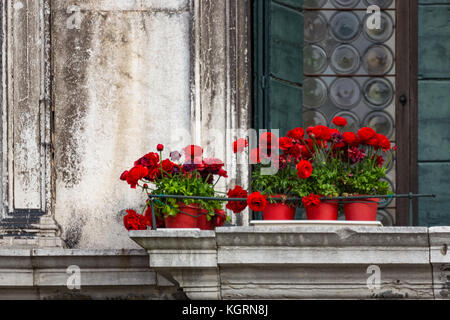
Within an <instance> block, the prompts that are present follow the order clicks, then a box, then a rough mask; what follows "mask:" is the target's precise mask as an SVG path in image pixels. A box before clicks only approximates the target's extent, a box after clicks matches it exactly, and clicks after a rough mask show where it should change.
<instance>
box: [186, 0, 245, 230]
mask: <svg viewBox="0 0 450 320" xmlns="http://www.w3.org/2000/svg"><path fill="white" fill-rule="evenodd" d="M250 3H251V1H250V0H223V1H213V0H191V9H190V10H191V14H192V24H191V134H192V140H193V142H194V143H196V144H199V145H200V144H201V145H202V146H203V147H204V148H205V149H206V152H207V153H208V154H214V156H216V157H218V158H221V159H224V160H225V163H226V166H227V168H226V170H227V171H228V173H229V175H230V177H229V178H228V179H227V183H228V185H234V184H239V185H242V186H244V187H245V186H247V185H248V183H249V177H248V175H249V171H248V165H247V164H238V163H237V160H236V157H235V155H234V154H233V152H232V142H233V141H234V140H235V139H236V138H238V137H241V136H243V135H246V134H247V130H248V128H250V126H251V88H250V86H251V80H250V79H251V78H250V77H251V71H250V68H251V60H250V56H251V50H250V48H251V42H250V41H251V40H250V39H251V38H250V25H251V23H250V11H251V5H250ZM230 129H234V132H232V131H230ZM221 187H222V188H224V189H225V187H226V186H224V185H222V186H221ZM234 219H235V221H234V222H235V223H237V224H238V225H248V222H249V217H248V213H247V212H243V213H242V214H241V215H239V216H236V217H234Z"/></svg>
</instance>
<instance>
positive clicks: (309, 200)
mask: <svg viewBox="0 0 450 320" xmlns="http://www.w3.org/2000/svg"><path fill="white" fill-rule="evenodd" d="M302 203H303V206H304V207H305V208H314V207H317V206H319V205H320V196H318V195H316V194H310V195H309V196H307V197H303V199H302Z"/></svg>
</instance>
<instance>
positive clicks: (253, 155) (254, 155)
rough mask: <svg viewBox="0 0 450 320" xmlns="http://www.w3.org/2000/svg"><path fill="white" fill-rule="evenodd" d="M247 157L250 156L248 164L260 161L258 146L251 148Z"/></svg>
mask: <svg viewBox="0 0 450 320" xmlns="http://www.w3.org/2000/svg"><path fill="white" fill-rule="evenodd" d="M249 158H250V164H255V163H260V162H261V158H260V156H259V148H255V149H252V150H251V151H250V155H249Z"/></svg>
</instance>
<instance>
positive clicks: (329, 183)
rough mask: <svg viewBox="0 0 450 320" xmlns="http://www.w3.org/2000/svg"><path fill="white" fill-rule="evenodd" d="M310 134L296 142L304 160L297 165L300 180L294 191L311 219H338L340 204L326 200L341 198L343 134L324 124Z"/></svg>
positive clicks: (309, 130)
mask: <svg viewBox="0 0 450 320" xmlns="http://www.w3.org/2000/svg"><path fill="white" fill-rule="evenodd" d="M297 131H300V130H299V129H297ZM306 133H307V137H303V136H297V137H295V139H294V142H295V145H297V146H299V148H301V150H302V158H301V160H300V161H299V162H298V163H297V165H296V169H297V176H298V178H299V180H298V183H297V184H296V185H295V187H294V189H293V192H294V193H295V194H296V195H297V196H299V197H301V198H302V203H303V206H304V207H305V211H306V216H307V218H308V220H337V217H338V201H336V200H327V199H323V198H326V197H336V196H338V195H339V188H338V177H339V172H340V167H341V166H342V165H341V162H340V160H339V157H338V156H337V154H338V153H339V149H340V147H341V140H340V137H339V135H340V133H339V131H338V130H337V129H330V128H328V127H326V126H323V125H318V126H315V127H309V128H308V129H307V130H306ZM288 136H289V133H288ZM321 199H322V200H321Z"/></svg>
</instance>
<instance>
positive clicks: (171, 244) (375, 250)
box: [130, 226, 450, 299]
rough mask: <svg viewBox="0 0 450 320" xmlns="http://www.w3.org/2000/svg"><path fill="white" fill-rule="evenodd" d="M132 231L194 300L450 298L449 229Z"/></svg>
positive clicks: (159, 268)
mask: <svg viewBox="0 0 450 320" xmlns="http://www.w3.org/2000/svg"><path fill="white" fill-rule="evenodd" d="M130 237H131V238H132V239H133V240H134V241H136V242H137V243H138V244H139V245H141V246H142V247H143V248H145V249H146V250H147V252H148V253H149V255H150V267H152V268H154V269H155V270H157V271H158V272H159V273H162V274H164V275H165V276H166V277H167V278H170V279H171V280H172V281H174V283H177V284H179V285H180V287H181V288H182V289H183V291H184V292H185V293H186V295H187V296H188V297H189V298H191V299H200V298H201V299H331V298H332V299H336V298H337V299H435V298H436V299H449V298H450V297H449V295H448V292H449V291H448V283H449V282H448V270H449V269H448V266H449V265H450V261H448V259H447V255H446V253H445V254H443V253H444V251H445V249H443V248H445V246H444V244H447V245H448V244H449V241H450V228H448V227H447V228H441V229H434V228H430V229H428V228H421V227H345V226H344V227H343V226H333V227H331V226H330V227H325V226H324V227H314V226H306V227H305V226H259V227H223V228H217V229H216V231H200V230H195V229H186V230H183V229H166V230H162V229H161V230H157V231H150V230H149V231H131V232H130ZM430 239H431V240H430ZM442 250H444V251H442ZM433 274H434V276H433Z"/></svg>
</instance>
